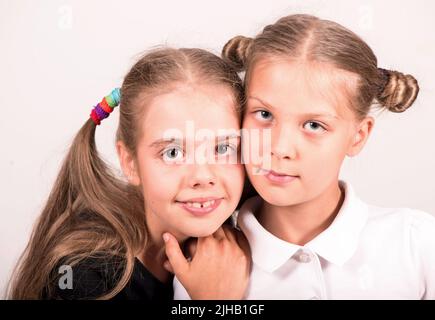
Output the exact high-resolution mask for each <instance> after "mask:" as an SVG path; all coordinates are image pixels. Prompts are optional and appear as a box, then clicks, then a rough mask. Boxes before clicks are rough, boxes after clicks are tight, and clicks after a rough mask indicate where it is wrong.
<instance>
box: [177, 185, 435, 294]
mask: <svg viewBox="0 0 435 320" xmlns="http://www.w3.org/2000/svg"><path fill="white" fill-rule="evenodd" d="M340 183H341V184H342V186H343V187H344V190H345V199H344V202H343V205H342V207H341V209H340V211H339V213H338V214H337V216H336V218H335V219H334V221H333V223H332V224H331V225H330V226H329V227H328V228H327V229H326V230H325V231H323V232H322V233H321V234H319V235H318V236H317V237H316V238H314V239H313V240H311V241H310V242H309V243H307V244H306V245H304V246H299V245H295V244H292V243H288V242H286V241H284V240H281V239H279V238H277V237H276V236H274V235H273V234H271V233H270V232H268V231H267V230H266V229H264V228H263V227H262V226H261V224H260V223H259V222H258V220H257V219H256V217H255V213H256V212H257V210H258V209H259V208H260V207H261V204H262V201H263V200H262V199H261V198H260V197H254V198H250V199H248V200H247V201H246V202H245V203H244V204H243V206H242V208H241V209H240V212H239V215H238V226H239V228H240V229H241V230H242V231H243V232H244V234H245V235H246V237H247V239H248V241H249V244H250V246H251V252H252V260H253V266H252V272H251V278H250V283H249V286H248V289H247V292H246V296H245V298H246V299H435V217H433V216H431V215H430V214H428V213H425V212H422V211H418V210H413V209H406V208H402V209H387V208H380V207H374V206H370V205H367V204H365V203H364V202H362V201H361V200H360V199H358V198H357V197H356V196H355V194H354V192H353V190H352V187H351V186H350V185H349V184H348V183H345V182H342V181H341V182H340ZM229 272H230V271H229ZM174 299H176V300H178V299H190V298H189V295H188V294H187V292H186V290H185V289H184V288H183V287H182V285H181V284H180V283H179V282H178V280H177V279H175V280H174Z"/></svg>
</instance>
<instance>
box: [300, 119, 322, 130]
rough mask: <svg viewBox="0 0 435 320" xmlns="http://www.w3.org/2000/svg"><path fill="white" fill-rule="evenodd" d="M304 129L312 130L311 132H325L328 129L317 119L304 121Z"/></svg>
mask: <svg viewBox="0 0 435 320" xmlns="http://www.w3.org/2000/svg"><path fill="white" fill-rule="evenodd" d="M303 127H304V129H306V130H308V131H311V132H323V131H326V129H325V128H324V127H323V126H322V125H321V124H320V123H318V122H316V121H307V122H305V123H304V126H303Z"/></svg>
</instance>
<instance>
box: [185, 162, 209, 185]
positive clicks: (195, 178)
mask: <svg viewBox="0 0 435 320" xmlns="http://www.w3.org/2000/svg"><path fill="white" fill-rule="evenodd" d="M215 184H216V176H215V174H214V172H213V171H212V168H211V167H210V165H209V164H200V165H199V164H195V165H192V173H191V175H190V179H189V185H190V187H191V188H195V189H198V188H208V187H212V186H214V185H215Z"/></svg>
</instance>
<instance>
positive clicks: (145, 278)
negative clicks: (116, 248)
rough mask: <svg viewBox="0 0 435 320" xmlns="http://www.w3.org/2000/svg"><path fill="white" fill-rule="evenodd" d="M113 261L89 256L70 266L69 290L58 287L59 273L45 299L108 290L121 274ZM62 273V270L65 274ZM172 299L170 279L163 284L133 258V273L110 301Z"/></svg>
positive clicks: (88, 296) (100, 293) (89, 296)
mask: <svg viewBox="0 0 435 320" xmlns="http://www.w3.org/2000/svg"><path fill="white" fill-rule="evenodd" d="M115 261H116V260H113V261H107V260H103V261H102V260H101V259H93V258H88V259H86V260H84V261H82V262H80V263H79V264H77V265H76V266H74V267H73V268H72V271H73V272H72V274H73V276H72V280H73V281H72V287H73V288H72V289H68V288H65V289H61V288H60V286H59V284H58V282H59V279H60V277H62V275H63V274H59V277H58V278H57V280H56V283H55V284H53V286H52V292H53V293H52V295H51V296H48V294H47V293H44V295H43V296H44V299H65V300H83V299H96V298H99V297H101V296H103V295H104V294H106V293H108V292H110V291H111V289H112V288H114V287H115V285H116V284H117V280H119V277H120V274H121V273H120V270H119V268H117V264H116V262H115ZM64 274H65V273H64ZM172 299H173V288H172V280H171V281H169V282H168V283H162V282H161V281H160V280H159V279H157V278H156V277H155V276H154V275H153V274H152V273H151V272H150V271H148V270H147V269H146V268H145V266H144V265H143V264H142V263H141V262H140V261H139V260H138V259H137V258H136V259H135V262H134V268H133V273H132V275H131V277H130V280H129V281H128V283H127V285H126V286H125V287H124V288H123V289H122V290H121V291H120V292H119V293H118V294H117V295H116V296H114V297H113V298H112V299H111V300H146V301H156V302H157V301H158V302H167V301H170V300H172Z"/></svg>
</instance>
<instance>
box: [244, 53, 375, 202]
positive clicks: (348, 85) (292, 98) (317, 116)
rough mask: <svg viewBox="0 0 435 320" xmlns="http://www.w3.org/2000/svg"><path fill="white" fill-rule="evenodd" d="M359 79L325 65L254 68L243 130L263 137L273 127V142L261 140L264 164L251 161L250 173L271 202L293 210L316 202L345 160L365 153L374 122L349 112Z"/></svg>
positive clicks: (270, 63)
mask: <svg viewBox="0 0 435 320" xmlns="http://www.w3.org/2000/svg"><path fill="white" fill-rule="evenodd" d="M356 80H357V78H356V76H354V75H352V74H350V73H346V72H345V71H340V70H337V69H334V68H333V67H328V66H325V64H323V65H313V64H311V65H308V64H307V63H303V62H299V63H298V62H293V61H291V60H284V59H282V60H278V59H273V60H272V59H266V60H264V59H263V60H262V61H259V62H258V63H256V64H255V65H254V69H253V70H252V72H251V76H250V79H249V88H248V91H247V99H248V100H247V106H246V111H245V115H244V120H243V128H244V129H259V130H260V136H263V135H262V134H261V131H262V130H266V129H270V137H271V139H262V140H260V148H259V149H258V150H260V151H259V153H260V154H259V155H260V159H263V161H257V162H258V163H252V161H250V162H249V163H247V164H246V169H247V173H248V176H249V178H250V180H251V182H252V184H253V186H254V187H255V189H256V190H257V192H258V193H259V194H260V195H261V197H262V198H263V199H264V200H266V201H267V202H268V203H270V204H272V205H276V206H290V205H296V204H301V203H304V202H307V201H310V200H312V199H315V198H316V197H318V196H320V195H321V194H322V193H323V192H324V191H326V190H327V188H328V187H330V186H332V185H333V184H334V183H337V181H338V175H339V170H340V166H341V164H342V162H343V159H344V157H345V156H346V155H349V156H352V155H355V154H357V153H358V152H359V151H360V150H361V148H362V147H363V145H364V142H365V141H366V138H367V136H368V134H369V132H370V129H371V127H372V124H373V119H372V118H371V117H367V118H365V119H363V120H362V121H357V120H356V119H355V115H354V113H353V111H352V110H351V109H350V108H347V106H349V102H348V99H347V97H348V96H349V94H350V92H352V90H351V89H352V88H353V86H355V85H356ZM248 131H249V130H248ZM266 137H267V135H266ZM243 149H244V150H250V149H251V148H246V149H245V148H243ZM244 152H245V151H244ZM266 152H267V154H266ZM269 153H270V154H269ZM268 155H270V158H269V159H270V161H269V163H270V165H267V164H266V162H267V161H266V160H265V159H267V156H268Z"/></svg>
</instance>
